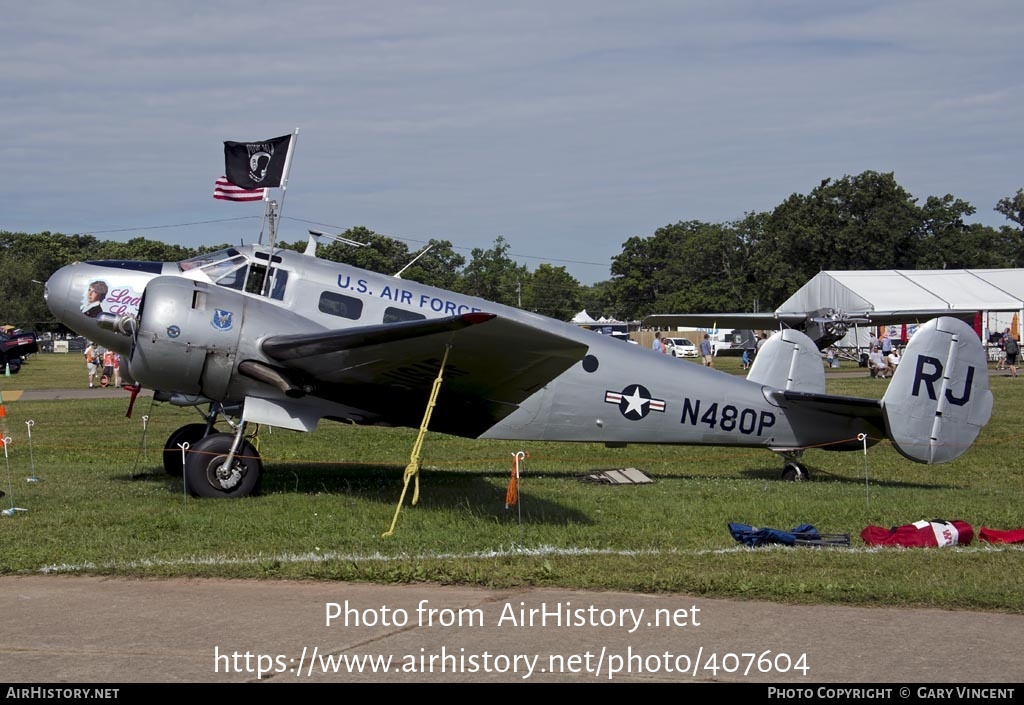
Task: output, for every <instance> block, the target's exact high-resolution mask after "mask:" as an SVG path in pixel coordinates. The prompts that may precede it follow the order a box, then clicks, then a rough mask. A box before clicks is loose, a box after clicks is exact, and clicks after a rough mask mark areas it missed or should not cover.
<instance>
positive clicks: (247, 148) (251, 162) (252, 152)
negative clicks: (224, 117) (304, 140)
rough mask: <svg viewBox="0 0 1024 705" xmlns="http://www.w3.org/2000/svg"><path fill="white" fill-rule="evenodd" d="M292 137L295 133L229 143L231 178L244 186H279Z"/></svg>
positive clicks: (226, 162)
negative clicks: (267, 138)
mask: <svg viewBox="0 0 1024 705" xmlns="http://www.w3.org/2000/svg"><path fill="white" fill-rule="evenodd" d="M291 139H292V136H291V135H284V136H283V137H275V138H273V139H269V140H264V141H262V142H225V143H224V170H225V174H226V176H227V179H228V181H230V182H231V183H233V184H234V185H235V186H239V187H241V188H244V189H258V188H277V187H279V186H280V185H281V179H282V178H283V176H284V163H285V160H286V158H287V156H288V145H289V144H290V143H291Z"/></svg>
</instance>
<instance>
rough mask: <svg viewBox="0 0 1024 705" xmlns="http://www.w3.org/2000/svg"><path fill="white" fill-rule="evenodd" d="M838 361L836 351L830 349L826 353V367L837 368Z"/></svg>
mask: <svg viewBox="0 0 1024 705" xmlns="http://www.w3.org/2000/svg"><path fill="white" fill-rule="evenodd" d="M835 361H836V349H835V348H829V349H828V350H826V351H825V367H827V368H829V369H831V368H833V367H834V366H835Z"/></svg>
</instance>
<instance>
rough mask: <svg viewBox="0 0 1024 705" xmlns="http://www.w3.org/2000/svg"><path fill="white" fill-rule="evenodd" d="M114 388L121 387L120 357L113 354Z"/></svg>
mask: <svg viewBox="0 0 1024 705" xmlns="http://www.w3.org/2000/svg"><path fill="white" fill-rule="evenodd" d="M114 386H115V387H117V388H118V389H120V387H121V355H120V353H114Z"/></svg>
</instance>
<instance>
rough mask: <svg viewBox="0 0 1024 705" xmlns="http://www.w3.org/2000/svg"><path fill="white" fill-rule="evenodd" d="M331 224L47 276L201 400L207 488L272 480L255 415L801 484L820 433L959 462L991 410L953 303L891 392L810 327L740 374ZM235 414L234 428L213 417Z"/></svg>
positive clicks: (117, 345)
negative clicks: (579, 449)
mask: <svg viewBox="0 0 1024 705" xmlns="http://www.w3.org/2000/svg"><path fill="white" fill-rule="evenodd" d="M317 235H318V234H316V233H311V236H310V239H309V244H308V246H307V247H306V250H305V252H304V253H299V252H294V251H290V250H281V249H274V248H272V247H269V246H265V245H261V244H253V245H244V246H239V247H230V248H227V249H224V250H220V251H218V252H214V253H212V254H206V255H201V256H199V257H195V258H192V259H188V260H184V261H181V262H128V261H95V262H78V263H74V264H70V265H67V266H65V267H63V268H61V269H60V270H58V271H57V272H55V273H54V274H53V276H52V277H50V279H49V281H48V282H47V283H46V294H45V295H46V301H47V304H48V306H49V308H50V310H51V311H52V312H53V313H54V315H55V316H56V317H57V319H58V320H59V321H61V322H62V323H63V324H64V325H66V326H68V327H69V328H71V329H72V330H74V331H76V332H77V333H79V334H81V335H83V336H86V337H87V338H89V339H91V340H95V341H97V342H98V343H100V344H101V345H104V346H106V347H108V348H110V349H111V350H114V351H116V352H118V353H120V354H121V355H122V356H123V358H124V360H125V362H126V365H127V371H128V373H129V375H130V377H131V378H132V379H134V380H135V381H136V383H137V384H138V385H143V386H145V387H147V388H151V389H153V390H154V398H155V399H157V400H161V401H166V402H170V403H172V404H177V405H182V406H196V407H198V408H199V409H200V410H201V411H202V413H203V418H204V419H205V422H204V423H194V424H188V425H185V426H183V427H181V428H179V429H178V430H176V431H175V432H174V433H173V434H172V435H171V436H170V437H169V438H168V439H167V442H166V444H165V453H164V467H165V469H166V470H167V471H168V472H170V473H172V474H180V473H183V474H184V479H185V482H186V485H187V488H188V491H189V492H190V493H191V494H193V495H195V496H200V497H243V496H246V495H249V494H252V493H253V492H255V491H257V490H258V487H259V480H260V475H261V473H262V471H263V468H262V463H261V460H260V457H259V454H258V453H257V451H256V449H255V448H254V447H253V445H252V444H251V443H250V442H249V441H248V440H247V438H246V427H247V425H250V424H265V425H270V426H277V427H281V428H287V429H294V430H299V431H313V430H315V429H316V427H317V425H318V424H319V422H320V420H321V419H329V420H334V421H344V422H351V423H356V424H373V425H381V426H405V427H412V428H419V427H421V424H422V423H424V419H429V428H430V430H432V431H439V432H443V433H448V434H454V435H458V436H464V437H470V438H482V439H517V440H543V441H579V442H600V443H605V444H606V445H608V446H610V447H621V446H624V445H625V444H628V443H656V444H675V445H718V446H738V447H759V448H766V449H768V450H771V451H774V452H776V453H779V454H781V456H782V457H783V461H784V462H783V471H782V477H783V479H787V480H803V479H807V478H808V474H807V468H806V467H805V466H804V465H803V464H802V463H801V462H800V460H801V457H802V453H803V451H804V449H806V448H809V447H815V448H825V449H830V450H861V449H862V448H863V447H864V446H863V443H864V442H867V443H868V444H874V443H877V442H879V441H881V440H883V439H888V440H889V441H890V442H891V443H892V444H893V445H894V446H895V448H896V449H897V450H898V451H899V452H900V453H901V454H902V455H904V456H905V457H906V458H908V459H910V460H912V461H916V462H920V463H941V462H947V461H950V460H953V459H955V458H957V457H958V456H960V455H961V454H962V453H963V452H964V451H965V450H966V449H967V448H968V447H969V446H970V445H971V443H973V442H974V440H975V439H976V438H977V436H978V434H979V433H980V431H981V429H982V428H983V427H984V425H985V424H986V423H987V422H988V420H989V417H990V415H991V411H992V394H991V392H990V391H989V389H988V365H987V362H986V357H985V354H984V351H983V348H982V345H981V341H980V340H979V339H978V336H977V335H976V334H975V333H974V331H973V330H972V329H971V328H970V326H968V325H967V324H965V323H963V322H962V321H960V320H958V319H956V318H953V317H940V318H937V319H934V320H931V321H929V322H928V323H927V324H925V325H923V326H921V328H920V329H919V330H918V331H917V333H916V334H915V335H914V336H913V338H912V339H911V341H910V344H909V345H908V346H907V349H906V352H905V355H904V357H903V361H902V363H901V364H900V365H899V367H898V370H897V372H896V374H895V375H894V376H893V378H892V381H891V382H890V383H889V385H888V388H887V389H886V392H885V395H884V396H883V397H882V399H880V400H876V399H863V398H855V397H842V396H835V395H830V394H826V393H825V374H824V366H823V364H822V360H821V356H820V353H819V351H818V348H817V346H816V345H815V344H814V342H813V341H812V340H811V339H810V338H808V337H807V335H805V334H804V333H802V332H801V331H799V330H796V329H785V330H781V331H779V332H777V333H776V334H775V335H774V336H772V337H771V338H770V339H769V340H768V341H767V343H766V344H765V346H764V347H763V348H762V350H761V352H760V354H758V355H757V358H756V360H755V362H754V364H753V366H752V368H751V369H750V371H749V374H748V375H747V377H745V378H744V377H738V376H733V375H730V374H726V373H723V372H721V371H717V370H714V369H710V368H705V367H703V366H701V365H695V364H692V363H689V362H686V361H683V360H679V359H676V358H674V357H672V356H669V355H661V354H658V353H656V352H655V351H652V350H649V349H646V348H644V347H641V346H638V345H627V344H625V343H623V342H622V341H620V340H616V339H615V338H613V337H611V336H606V335H601V334H598V333H595V332H592V331H588V330H583V329H581V328H579V327H577V326H575V325H573V324H571V323H566V322H562V321H557V320H553V319H551V318H547V317H544V316H540V315H537V314H534V313H529V312H526V311H521V310H519V309H515V308H511V307H508V306H502V305H500V304H495V303H491V302H489V301H485V300H483V299H479V298H474V297H471V296H464V295H462V294H458V293H454V292H451V291H446V290H443V289H438V288H433V287H430V286H425V285H422V284H418V283H415V282H410V281H405V280H403V279H401V278H400V277H399V276H398V275H395V276H388V275H386V274H378V273H374V272H368V271H365V270H361V269H357V268H355V267H351V266H348V265H344V264H339V263H336V262H332V261H328V260H324V259H321V258H319V257H317V256H316V246H317ZM137 388H138V387H137V386H136V389H137ZM133 400H134V397H133ZM222 420H226V421H228V422H229V425H230V428H231V430H230V431H228V432H221V431H218V430H216V428H215V426H214V424H215V423H216V422H218V421H222ZM186 444H187V445H186ZM182 448H187V449H188V451H189V452H188V453H187V456H186V459H185V461H184V466H182V461H181V455H182V453H181V450H182Z"/></svg>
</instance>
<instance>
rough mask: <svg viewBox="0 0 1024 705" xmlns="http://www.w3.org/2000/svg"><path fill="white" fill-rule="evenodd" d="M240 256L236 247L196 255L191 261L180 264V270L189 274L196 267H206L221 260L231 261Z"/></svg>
mask: <svg viewBox="0 0 1024 705" xmlns="http://www.w3.org/2000/svg"><path fill="white" fill-rule="evenodd" d="M237 256H238V250H236V249H235V248H234V247H228V248H225V249H223V250H217V251H216V252H209V253H207V254H205V255H196V256H195V257H191V258H189V259H185V260H182V261H181V262H178V269H180V270H181V271H183V272H187V271H188V270H190V269H195V268H196V267H205V266H206V265H208V264H212V263H214V262H219V261H220V260H225V259H231V258H232V257H237Z"/></svg>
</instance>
